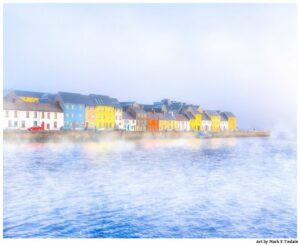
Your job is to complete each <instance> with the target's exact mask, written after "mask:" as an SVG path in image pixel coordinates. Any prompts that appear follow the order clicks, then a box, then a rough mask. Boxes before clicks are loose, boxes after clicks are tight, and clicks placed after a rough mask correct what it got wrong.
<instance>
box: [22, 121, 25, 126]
mask: <svg viewBox="0 0 300 246" xmlns="http://www.w3.org/2000/svg"><path fill="white" fill-rule="evenodd" d="M22 128H25V120H22Z"/></svg>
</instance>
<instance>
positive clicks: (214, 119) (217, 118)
mask: <svg viewBox="0 0 300 246" xmlns="http://www.w3.org/2000/svg"><path fill="white" fill-rule="evenodd" d="M205 113H206V114H207V115H208V116H209V117H210V119H211V131H213V132H218V131H220V125H221V115H220V113H219V112H218V111H215V110H207V111H205Z"/></svg>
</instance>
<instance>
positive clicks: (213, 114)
mask: <svg viewBox="0 0 300 246" xmlns="http://www.w3.org/2000/svg"><path fill="white" fill-rule="evenodd" d="M204 112H205V113H206V114H208V115H209V116H220V113H219V112H220V111H218V110H205V111H204Z"/></svg>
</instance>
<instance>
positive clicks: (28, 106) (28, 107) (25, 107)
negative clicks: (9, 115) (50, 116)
mask: <svg viewBox="0 0 300 246" xmlns="http://www.w3.org/2000/svg"><path fill="white" fill-rule="evenodd" d="M3 109H4V110H20V111H44V112H63V110H62V109H61V108H60V107H59V106H58V105H56V104H52V103H30V102H16V103H12V102H8V101H4V102H3Z"/></svg>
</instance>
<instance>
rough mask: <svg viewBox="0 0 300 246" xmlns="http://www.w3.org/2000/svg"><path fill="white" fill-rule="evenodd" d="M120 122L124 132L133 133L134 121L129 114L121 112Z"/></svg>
mask: <svg viewBox="0 0 300 246" xmlns="http://www.w3.org/2000/svg"><path fill="white" fill-rule="evenodd" d="M122 121H123V123H122V125H123V129H125V130H126V131H135V127H136V119H135V118H133V117H132V116H131V115H130V114H128V113H127V112H124V111H123V113H122Z"/></svg>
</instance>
